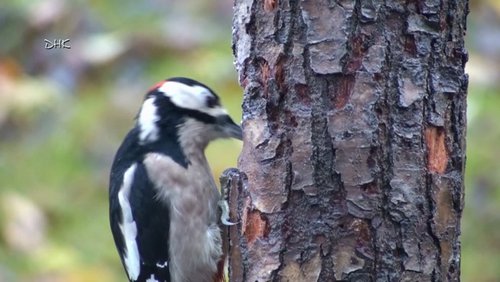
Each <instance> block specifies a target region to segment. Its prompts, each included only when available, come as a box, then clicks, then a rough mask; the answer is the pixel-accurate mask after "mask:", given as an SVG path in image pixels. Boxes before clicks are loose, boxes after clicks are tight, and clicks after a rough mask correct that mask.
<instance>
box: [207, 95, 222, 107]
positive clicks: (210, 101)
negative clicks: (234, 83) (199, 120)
mask: <svg viewBox="0 0 500 282" xmlns="http://www.w3.org/2000/svg"><path fill="white" fill-rule="evenodd" d="M216 106H219V99H218V98H217V97H215V96H213V95H210V96H207V107H209V108H214V107H216Z"/></svg>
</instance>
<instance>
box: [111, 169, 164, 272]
mask: <svg viewBox="0 0 500 282" xmlns="http://www.w3.org/2000/svg"><path fill="white" fill-rule="evenodd" d="M118 170H119V169H118ZM122 171H123V173H117V175H118V176H117V177H119V175H122V177H123V181H117V182H116V181H115V183H122V185H121V187H111V189H112V190H113V189H114V191H115V192H116V194H118V197H112V198H110V215H111V217H114V218H115V220H112V221H111V222H112V223H111V230H112V233H113V237H114V239H115V243H116V246H117V248H118V249H119V250H120V256H121V259H122V263H123V265H124V267H125V269H126V271H127V273H128V276H129V279H130V280H131V281H140V282H149V281H158V282H169V281H170V274H169V267H168V264H169V246H168V237H169V211H168V207H167V206H166V205H165V204H162V203H161V202H159V201H157V200H156V197H155V195H156V191H155V188H154V187H153V184H152V183H151V181H149V179H148V175H147V172H146V169H145V167H144V165H143V164H142V163H134V164H132V165H130V166H129V167H128V168H126V169H122ZM112 175H113V174H112ZM112 177H113V176H112ZM130 199H134V200H133V201H132V200H130Z"/></svg>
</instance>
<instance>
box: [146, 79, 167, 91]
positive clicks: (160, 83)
mask: <svg viewBox="0 0 500 282" xmlns="http://www.w3.org/2000/svg"><path fill="white" fill-rule="evenodd" d="M163 83H165V80H162V81H160V82H158V83H156V84H155V85H153V86H151V87H150V88H149V90H148V92H151V91H154V90H156V89H158V88H159V87H160V86H162V85H163Z"/></svg>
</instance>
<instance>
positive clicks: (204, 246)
mask: <svg viewBox="0 0 500 282" xmlns="http://www.w3.org/2000/svg"><path fill="white" fill-rule="evenodd" d="M218 138H236V139H239V140H241V139H242V130H241V127H240V126H239V125H237V124H236V123H234V122H233V120H232V119H231V118H230V116H229V115H228V113H227V111H226V110H225V109H224V108H223V107H222V106H221V104H220V100H219V97H218V96H217V94H216V93H215V92H214V91H212V90H211V89H210V88H209V87H207V86H206V85H204V84H202V83H200V82H198V81H195V80H192V79H189V78H184V77H175V78H169V79H167V80H164V81H162V82H160V83H158V84H156V85H155V86H153V87H152V88H151V89H150V90H149V91H148V93H147V94H146V96H145V98H144V101H143V103H142V106H141V108H140V110H139V113H138V115H137V117H136V121H135V126H134V127H133V128H132V130H130V132H129V133H128V134H127V136H126V137H125V139H124V141H123V143H122V144H121V146H120V147H119V149H118V151H117V153H116V156H115V158H114V161H113V165H112V167H111V175H110V185H109V211H110V225H111V231H112V234H113V238H114V241H115V245H116V248H117V249H118V253H119V255H120V258H121V261H122V264H123V266H124V268H125V270H126V273H127V275H128V279H129V280H130V281H138V282H204V281H207V282H208V281H210V282H213V281H223V275H222V271H223V267H221V265H222V266H223V265H224V264H223V262H224V254H223V250H222V238H221V236H222V235H221V230H220V228H219V223H220V222H223V223H224V224H230V222H229V221H228V220H227V219H228V216H227V203H226V202H221V195H220V193H219V191H218V189H217V186H216V184H215V181H214V179H213V177H212V174H211V170H210V167H209V165H208V162H207V159H206V157H205V154H204V150H205V148H206V147H207V145H208V144H209V142H211V141H213V140H215V139H218ZM218 207H220V208H221V209H222V214H221V211H220V210H219V209H218ZM219 217H220V219H219Z"/></svg>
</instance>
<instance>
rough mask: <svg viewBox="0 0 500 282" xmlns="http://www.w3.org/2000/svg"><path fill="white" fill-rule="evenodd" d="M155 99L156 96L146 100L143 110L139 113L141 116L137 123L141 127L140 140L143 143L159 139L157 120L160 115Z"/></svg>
mask: <svg viewBox="0 0 500 282" xmlns="http://www.w3.org/2000/svg"><path fill="white" fill-rule="evenodd" d="M154 101H155V98H154V97H151V98H148V99H146V100H145V101H144V103H143V104H142V108H141V112H140V113H139V118H138V119H137V124H138V125H139V128H140V133H139V140H140V142H141V143H142V144H143V143H146V142H154V141H157V140H158V138H159V136H158V134H159V129H158V126H157V125H156V122H157V121H158V120H159V119H160V117H159V116H158V114H157V112H156V106H155V104H154Z"/></svg>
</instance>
